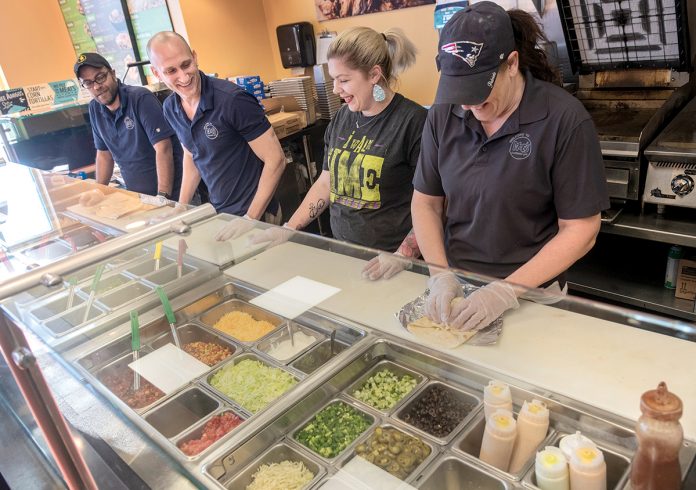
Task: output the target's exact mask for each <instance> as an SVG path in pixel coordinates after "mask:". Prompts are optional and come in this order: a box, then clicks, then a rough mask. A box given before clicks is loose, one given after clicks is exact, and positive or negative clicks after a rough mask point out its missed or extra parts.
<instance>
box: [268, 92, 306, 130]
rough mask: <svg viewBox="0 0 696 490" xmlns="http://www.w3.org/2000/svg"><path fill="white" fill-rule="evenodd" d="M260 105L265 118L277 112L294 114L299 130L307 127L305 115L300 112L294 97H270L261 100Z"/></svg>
mask: <svg viewBox="0 0 696 490" xmlns="http://www.w3.org/2000/svg"><path fill="white" fill-rule="evenodd" d="M261 103H262V104H263V108H264V110H265V112H266V116H268V115H269V114H275V113H278V112H285V113H290V114H296V115H297V117H298V118H299V125H300V129H302V128H306V127H307V122H308V121H307V119H308V118H307V113H306V112H305V111H303V110H302V108H301V107H300V105H299V104H298V103H297V100H296V99H295V97H289V96H287V97H270V98H266V99H263V101H262V102H261ZM298 131H299V130H298Z"/></svg>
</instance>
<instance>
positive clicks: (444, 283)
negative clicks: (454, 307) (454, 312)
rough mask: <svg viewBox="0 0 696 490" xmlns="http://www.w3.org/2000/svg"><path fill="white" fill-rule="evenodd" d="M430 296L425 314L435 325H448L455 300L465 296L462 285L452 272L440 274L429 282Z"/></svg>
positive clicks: (432, 277)
mask: <svg viewBox="0 0 696 490" xmlns="http://www.w3.org/2000/svg"><path fill="white" fill-rule="evenodd" d="M428 289H430V294H429V295H428V299H427V301H426V303H425V313H426V315H428V318H430V319H431V320H432V321H434V322H435V323H446V322H447V320H448V319H449V317H450V310H451V303H452V300H453V299H454V298H457V297H459V296H464V290H463V289H462V284H461V283H460V282H459V280H457V276H455V275H454V272H451V271H442V272H438V273H437V274H435V275H434V276H431V277H430V279H429V280H428Z"/></svg>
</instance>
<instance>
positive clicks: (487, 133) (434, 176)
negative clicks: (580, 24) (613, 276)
mask: <svg viewBox="0 0 696 490" xmlns="http://www.w3.org/2000/svg"><path fill="white" fill-rule="evenodd" d="M545 40H546V38H545V36H544V34H543V33H542V32H541V30H540V28H539V26H538V25H537V24H536V22H535V20H534V18H533V17H531V16H530V15H529V14H527V13H526V12H523V11H521V10H510V11H507V12H506V11H505V10H503V9H502V8H501V7H500V6H498V5H496V4H495V3H492V2H480V3H476V4H474V5H470V6H468V7H466V8H465V9H463V10H460V11H459V12H457V13H456V14H455V15H454V16H453V17H452V18H451V19H450V21H449V22H448V23H447V25H445V27H444V29H443V30H442V34H441V36H440V41H439V45H438V54H437V63H438V68H439V70H440V82H439V85H438V89H437V95H436V98H435V104H434V105H433V107H432V108H431V109H430V111H429V113H428V118H427V121H426V124H425V128H424V130H423V138H422V143H421V155H420V159H419V161H418V167H417V170H416V175H415V178H414V188H415V192H414V196H413V201H412V205H411V207H412V216H413V224H414V228H415V231H416V237H417V240H418V244H419V245H420V249H421V252H422V254H423V256H424V258H425V260H426V261H427V262H429V263H431V264H434V265H441V266H450V267H455V268H459V269H463V270H466V271H471V272H474V273H477V274H482V275H485V276H489V277H493V278H497V279H504V280H505V281H506V282H503V281H500V280H496V281H493V282H491V283H490V284H488V285H486V286H484V287H482V288H480V289H478V290H477V291H476V292H474V293H473V294H471V295H470V296H469V297H468V298H466V299H465V300H463V301H457V302H454V303H452V300H453V299H454V298H456V297H458V296H462V294H463V293H462V288H461V285H460V283H459V282H458V281H457V279H456V277H455V276H454V274H453V273H451V272H446V271H444V272H443V271H441V270H440V271H438V270H437V269H435V268H432V269H431V278H430V281H429V288H430V297H429V301H428V304H427V312H428V315H429V316H430V318H431V319H432V320H433V321H436V322H441V323H447V324H449V325H450V326H452V327H455V328H460V329H463V330H477V329H480V328H483V327H485V326H486V325H488V324H489V323H490V322H491V321H493V320H494V319H495V318H497V317H498V316H499V315H501V314H502V313H503V312H504V311H506V310H508V309H512V308H516V307H518V306H519V303H518V301H517V293H516V290H515V289H514V288H513V287H512V286H511V285H510V284H509V283H515V284H520V285H522V286H526V287H528V288H535V287H544V286H548V285H550V284H551V283H553V282H555V281H559V282H560V285H561V286H564V284H565V279H564V272H565V271H566V270H567V269H568V267H570V266H571V265H572V264H573V263H574V262H575V261H576V260H578V259H579V258H581V257H582V256H583V255H585V254H586V253H587V252H588V251H589V250H590V249H591V248H592V246H593V245H594V241H595V238H596V236H597V233H598V231H599V226H600V212H601V211H602V210H603V209H606V208H608V207H609V197H608V193H607V188H606V180H605V177H604V166H603V162H602V155H601V151H600V147H599V141H598V138H597V134H596V130H595V128H594V125H593V123H592V120H591V119H590V116H589V114H588V113H587V111H586V110H585V109H584V107H583V106H582V105H581V104H580V102H579V101H578V100H577V99H575V98H574V97H573V96H571V95H570V94H568V93H567V92H566V91H565V90H563V89H562V88H561V87H559V84H560V78H559V76H558V72H557V70H556V69H554V68H553V67H552V66H550V65H549V63H548V61H547V58H546V55H545V53H544V52H543V50H542V49H541V48H540V47H539V43H540V42H542V41H545ZM445 200H447V207H446V210H445V207H444V203H445ZM443 222H444V226H443ZM508 282H509V283H508Z"/></svg>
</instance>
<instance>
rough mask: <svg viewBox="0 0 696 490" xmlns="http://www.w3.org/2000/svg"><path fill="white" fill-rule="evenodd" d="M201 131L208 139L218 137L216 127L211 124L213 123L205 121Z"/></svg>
mask: <svg viewBox="0 0 696 490" xmlns="http://www.w3.org/2000/svg"><path fill="white" fill-rule="evenodd" d="M203 132H204V133H205V136H206V137H207V138H208V139H209V140H214V139H215V138H217V137H218V128H216V127H215V126H213V123H209V122H207V123H205V125H204V126H203Z"/></svg>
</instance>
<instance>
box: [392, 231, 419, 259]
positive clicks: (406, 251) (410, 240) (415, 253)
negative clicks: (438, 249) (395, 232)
mask: <svg viewBox="0 0 696 490" xmlns="http://www.w3.org/2000/svg"><path fill="white" fill-rule="evenodd" d="M397 252H399V253H400V254H401V255H403V256H404V257H412V258H416V259H417V258H418V257H420V254H421V253H420V248H418V242H417V241H416V232H415V231H413V229H411V231H409V232H408V235H406V238H404V241H403V242H401V245H400V246H399V249H398V250H397Z"/></svg>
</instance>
